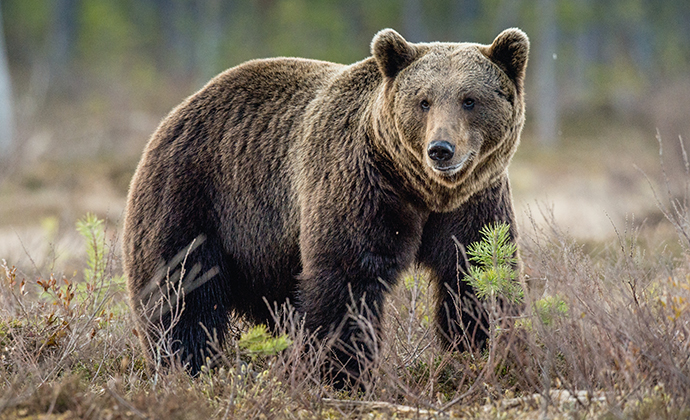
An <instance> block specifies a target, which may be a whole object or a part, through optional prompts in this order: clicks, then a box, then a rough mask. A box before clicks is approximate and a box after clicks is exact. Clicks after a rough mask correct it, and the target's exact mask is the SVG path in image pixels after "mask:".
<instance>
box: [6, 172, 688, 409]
mask: <svg viewBox="0 0 690 420" xmlns="http://www.w3.org/2000/svg"><path fill="white" fill-rule="evenodd" d="M688 179H690V177H688ZM662 190H663V189H662ZM659 195H660V196H665V195H666V194H662V193H659ZM660 208H661V209H662V211H663V213H664V214H665V216H666V218H667V222H666V223H669V224H670V225H672V226H673V227H674V228H675V230H676V233H677V235H676V237H674V238H673V239H671V240H670V242H671V244H670V245H672V246H669V247H666V248H664V246H663V244H661V245H650V243H652V241H647V240H646V238H645V237H644V236H640V235H642V233H641V232H646V231H643V230H639V229H638V228H637V226H636V225H635V223H634V222H633V221H631V222H630V223H628V224H627V225H625V226H621V227H619V228H617V229H616V234H617V240H615V241H614V242H611V243H607V244H600V245H599V246H597V247H587V248H586V247H584V246H583V245H582V244H579V243H578V242H577V241H575V240H573V239H572V238H570V237H569V236H568V235H567V234H565V233H563V232H562V231H561V230H560V229H559V227H558V225H557V224H556V223H555V222H554V221H553V218H552V217H551V215H550V212H549V210H548V209H538V211H537V212H536V214H534V215H529V217H528V219H529V220H530V221H531V223H529V224H527V225H526V226H522V239H521V244H520V245H521V255H522V259H523V263H524V266H525V273H526V281H527V284H528V286H529V291H530V292H529V293H527V294H526V297H525V305H524V309H525V310H524V315H523V316H522V317H521V318H520V319H519V320H517V323H516V325H511V324H512V323H511V324H508V323H506V324H505V325H504V326H503V328H502V333H501V335H500V336H499V337H498V338H497V340H495V342H494V344H493V347H492V349H490V350H491V351H490V352H487V351H482V350H479V349H477V350H476V351H474V352H464V353H458V352H447V351H444V350H443V349H442V348H441V346H440V345H439V344H438V342H437V341H436V339H435V337H434V332H433V328H432V325H431V321H432V320H433V310H432V307H433V295H434V293H433V290H431V289H430V288H431V286H430V285H429V284H428V282H427V281H426V280H425V278H424V276H423V274H419V273H415V274H414V275H410V276H408V277H406V278H405V279H404V281H403V282H401V284H400V286H399V287H398V288H397V289H396V290H394V291H393V293H392V296H391V298H390V299H389V300H388V301H387V304H386V305H387V306H386V318H385V322H384V331H383V339H382V342H381V346H380V351H379V353H378V355H377V357H376V359H377V363H376V364H375V365H373V366H369V372H370V373H369V375H368V376H367V379H366V380H365V381H364V382H363V383H362V384H361V385H362V386H361V387H360V389H359V390H358V391H357V392H354V391H353V392H347V391H336V390H334V389H333V388H331V387H330V386H328V385H327V384H325V380H324V378H323V376H322V371H321V369H320V366H321V365H322V363H323V360H324V358H325V354H326V351H325V349H324V346H323V345H321V344H319V343H317V342H316V341H315V340H314V339H313V338H312V337H311V336H310V335H309V334H308V333H307V332H305V331H304V329H303V328H302V326H301V324H300V323H299V322H298V321H297V319H298V317H296V315H295V313H294V311H293V310H292V309H290V308H283V309H282V310H279V311H276V317H277V321H278V322H277V324H278V330H279V331H278V334H279V335H280V334H285V335H286V336H287V337H288V338H289V339H290V341H291V345H290V346H289V347H288V348H287V349H286V350H284V351H280V352H273V353H272V352H268V353H265V354H260V355H257V354H255V353H252V352H250V351H248V350H247V349H246V348H245V347H243V346H241V345H240V337H239V336H240V334H241V332H242V331H246V330H247V327H246V326H244V325H243V324H242V322H241V320H240V321H239V325H240V327H242V328H240V329H239V330H238V331H236V332H235V333H236V334H234V335H233V337H232V338H231V339H230V340H229V343H228V345H227V346H226V348H225V349H222V351H221V356H222V357H221V358H220V360H219V361H218V363H217V364H216V366H215V367H214V368H213V369H210V370H209V369H205V370H204V371H203V372H202V374H201V375H199V377H196V378H190V377H189V376H188V375H186V374H185V373H184V371H183V370H182V369H181V368H180V367H179V366H173V367H172V368H171V369H154V370H153V371H149V370H147V369H146V368H145V366H144V365H145V363H144V357H143V354H142V351H141V350H140V349H139V345H138V342H137V339H136V337H135V334H134V331H133V323H132V322H131V320H130V318H129V312H128V310H127V308H126V304H125V301H124V297H123V293H122V284H123V282H122V279H121V278H120V277H119V276H118V272H117V268H116V267H117V265H116V264H115V261H114V257H113V254H112V253H111V252H107V253H106V252H105V251H107V250H108V249H111V250H112V249H115V248H116V247H117V245H116V243H114V242H113V243H109V244H107V246H106V244H105V243H101V242H99V244H100V245H99V246H101V248H100V249H101V253H100V255H99V256H98V258H97V261H98V262H97V265H96V266H93V264H92V261H91V260H88V261H85V262H83V263H82V264H83V268H89V269H91V271H90V272H89V273H90V274H89V273H85V275H81V274H79V275H74V276H67V277H63V276H62V275H57V274H56V275H52V274H47V273H44V274H46V275H39V274H37V275H35V276H31V277H30V276H27V275H21V274H18V273H17V271H16V270H14V269H13V267H12V262H7V263H5V264H3V266H2V268H1V269H0V379H1V381H2V382H1V384H0V419H11V418H48V419H53V418H54V419H58V418H59V419H64V418H110V419H121V418H122V419H130V418H131V419H141V418H149V419H156V418H161V419H162V418H165V419H197V418H204V419H205V418H218V419H222V418H298V419H302V418H305V419H311V418H359V417H364V416H369V417H370V418H391V417H395V418H434V417H470V418H499V417H500V418H537V417H541V416H547V417H549V418H573V417H575V418H583V417H599V418H638V419H647V418H686V417H688V416H690V409H689V408H688V407H689V406H690V404H689V403H690V366H688V362H689V358H690V241H689V240H688V238H689V237H690V219H689V217H690V215H689V213H688V206H687V203H686V202H684V201H682V200H681V201H678V200H673V199H664V200H661V201H660ZM541 219H544V220H543V221H542V220H541ZM537 220H538V221H537ZM91 240H94V239H93V238H92V239H91ZM667 249H673V250H674V251H673V252H670V251H667ZM678 250H680V251H678ZM98 264H102V265H98ZM41 270H44V268H41V269H40V270H39V269H37V270H36V271H37V272H39V271H41ZM359 309H360V310H357V306H356V305H353V310H352V313H351V316H353V317H354V319H356V320H357V322H361V323H362V326H363V327H364V328H367V327H368V325H367V320H366V317H365V316H363V313H366V311H361V309H362V308H359ZM161 338H162V339H163V341H159V343H158V345H160V346H161V347H162V348H165V345H164V344H165V342H164V338H165V334H164V333H163V332H161ZM489 354H491V355H492V357H489Z"/></svg>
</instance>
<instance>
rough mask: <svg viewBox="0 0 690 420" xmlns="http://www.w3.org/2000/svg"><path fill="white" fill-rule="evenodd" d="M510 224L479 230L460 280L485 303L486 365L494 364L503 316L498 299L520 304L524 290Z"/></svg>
mask: <svg viewBox="0 0 690 420" xmlns="http://www.w3.org/2000/svg"><path fill="white" fill-rule="evenodd" d="M509 231H510V225H508V224H507V223H496V224H494V225H486V226H484V227H483V228H482V229H481V230H480V231H479V232H480V233H481V235H482V240H481V241H479V242H474V243H472V244H471V245H470V246H469V247H468V248H467V254H468V255H469V259H470V261H471V262H473V263H475V265H472V266H470V268H469V274H467V275H466V276H465V278H464V279H463V280H464V281H465V282H466V283H468V284H469V285H470V286H472V287H473V288H474V290H475V293H476V294H477V297H478V298H479V299H480V300H481V301H484V302H485V304H486V310H487V315H488V318H489V362H490V363H489V364H491V363H493V354H494V350H495V342H496V337H498V334H499V333H500V330H501V327H500V324H501V321H503V319H504V318H503V316H502V314H501V312H500V306H501V302H502V301H503V302H508V303H520V302H522V299H523V296H524V291H523V290H522V286H521V285H520V283H518V282H517V275H518V273H517V272H516V271H515V269H514V268H513V267H514V265H515V264H517V262H518V261H517V256H516V255H517V246H516V245H515V243H513V242H511V240H510V234H509Z"/></svg>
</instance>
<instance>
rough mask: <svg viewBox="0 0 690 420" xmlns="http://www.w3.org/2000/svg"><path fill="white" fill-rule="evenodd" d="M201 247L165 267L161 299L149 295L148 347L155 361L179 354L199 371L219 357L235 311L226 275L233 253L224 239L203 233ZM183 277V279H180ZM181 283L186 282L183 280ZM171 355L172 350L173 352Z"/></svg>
mask: <svg viewBox="0 0 690 420" xmlns="http://www.w3.org/2000/svg"><path fill="white" fill-rule="evenodd" d="M199 240H200V241H201V245H199V246H198V247H196V248H194V246H193V245H191V246H188V247H186V249H185V250H184V251H183V252H184V255H183V258H182V257H180V255H178V256H176V257H174V258H173V259H172V262H171V265H173V266H172V267H171V266H168V267H166V268H164V271H165V273H164V275H163V276H162V277H163V278H162V279H160V280H159V282H157V283H158V284H160V287H159V290H158V292H154V293H155V295H156V297H157V298H156V299H149V308H151V306H152V304H153V308H152V309H148V310H147V313H148V317H147V318H148V319H146V320H145V321H146V323H148V324H149V334H148V335H149V347H150V349H149V351H150V352H151V353H152V357H153V362H154V363H156V364H161V365H169V364H170V359H171V357H175V358H176V359H177V360H179V361H180V362H181V363H182V364H183V365H187V368H188V370H189V371H190V373H191V374H193V375H194V374H196V373H198V372H199V370H200V369H201V366H203V365H204V364H205V363H206V358H207V357H208V358H210V359H211V361H213V360H214V359H215V358H216V357H217V352H216V351H215V349H214V347H215V348H217V349H221V348H222V347H223V344H224V342H225V337H226V333H227V329H228V322H229V317H230V313H231V311H232V309H233V303H232V299H231V293H230V290H229V289H228V287H227V285H228V284H229V283H230V282H229V280H228V279H227V278H226V277H227V276H228V275H232V273H231V272H229V270H228V257H227V256H226V255H225V253H224V252H223V249H222V246H221V243H220V240H219V239H217V238H214V237H207V238H205V239H204V238H203V237H199V238H197V239H196V241H199ZM180 277H181V278H180ZM180 281H181V283H180ZM171 353H172V354H171Z"/></svg>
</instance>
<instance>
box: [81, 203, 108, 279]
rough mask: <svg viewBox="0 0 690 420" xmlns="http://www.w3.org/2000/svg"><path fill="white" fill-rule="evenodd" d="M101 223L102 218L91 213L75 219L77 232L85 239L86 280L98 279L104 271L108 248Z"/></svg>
mask: <svg viewBox="0 0 690 420" xmlns="http://www.w3.org/2000/svg"><path fill="white" fill-rule="evenodd" d="M103 224H104V222H103V220H101V219H99V218H97V217H96V216H95V215H94V214H92V213H87V214H86V216H84V218H82V219H80V220H78V221H77V232H79V234H81V236H83V237H84V239H86V268H85V269H84V279H86V280H99V279H100V278H101V277H102V276H103V272H104V271H105V265H106V258H105V256H106V255H107V252H108V249H107V244H106V242H105V230H104V229H103Z"/></svg>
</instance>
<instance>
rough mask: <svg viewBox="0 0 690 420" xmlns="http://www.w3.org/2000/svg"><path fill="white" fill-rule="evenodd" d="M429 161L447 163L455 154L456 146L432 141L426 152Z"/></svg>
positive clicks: (445, 142)
mask: <svg viewBox="0 0 690 420" xmlns="http://www.w3.org/2000/svg"><path fill="white" fill-rule="evenodd" d="M426 152H427V154H428V155H429V159H431V160H433V161H436V162H447V161H449V160H451V159H452V158H453V155H454V154H455V146H453V145H452V144H450V143H449V142H447V141H432V142H431V143H429V147H428V148H427V150H426Z"/></svg>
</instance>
